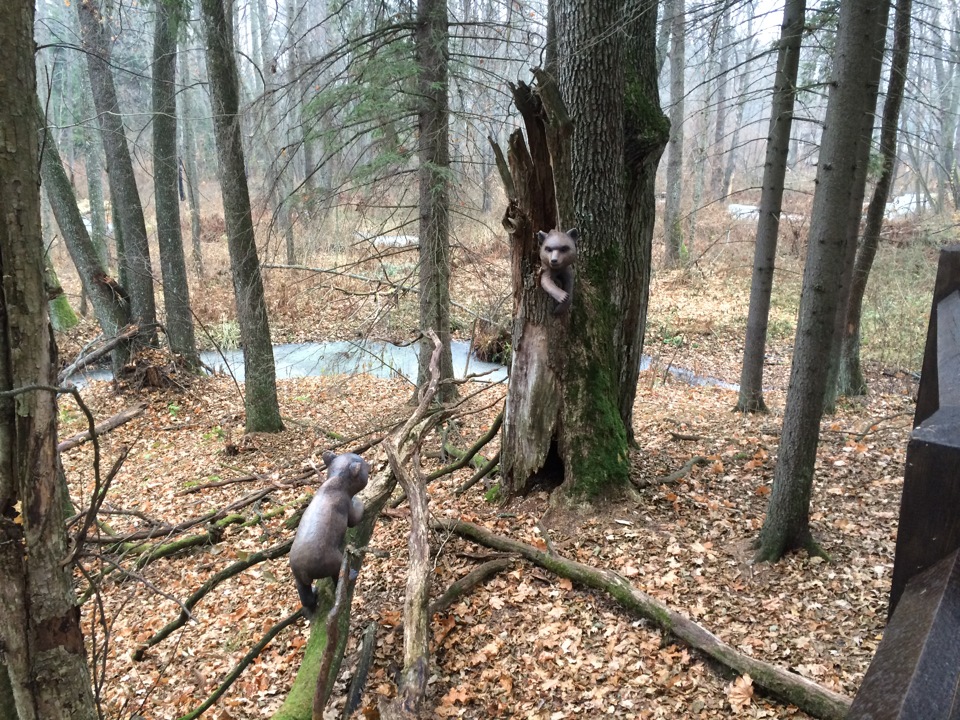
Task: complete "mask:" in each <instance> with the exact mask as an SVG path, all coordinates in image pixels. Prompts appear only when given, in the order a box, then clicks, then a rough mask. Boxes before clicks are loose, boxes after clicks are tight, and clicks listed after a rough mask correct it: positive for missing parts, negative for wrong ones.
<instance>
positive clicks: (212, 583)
mask: <svg viewBox="0 0 960 720" xmlns="http://www.w3.org/2000/svg"><path fill="white" fill-rule="evenodd" d="M292 544H293V540H287V541H286V542H284V543H280V544H279V545H274V546H273V547H270V548H267V549H266V550H261V551H260V552H255V553H253V554H252V555H248V556H247V557H246V558H244V559H243V560H238V561H237V562H235V563H231V564H230V565H228V566H227V567H225V568H224V569H223V570H221V571H220V572H218V573H216V574H215V575H212V576H211V577H209V578H208V579H207V581H206V582H205V583H203V585H201V586H200V587H199V588H197V589H196V590H194V591H193V593H191V594H190V597H188V598H187V599H186V600H184V601H183V604H182V605H181V610H180V615H179V616H178V617H177V618H176V620H172V621H171V622H169V623H167V624H166V625H164V626H163V627H162V628H160V629H159V630H158V631H157V632H155V633H154V634H153V635H152V636H151V637H150V638H148V639H147V640H146V642H144V643H143V644H142V645H141V646H140V647H138V648H137V649H136V650H134V651H133V659H134V660H137V661H140V660H143V658H144V657H145V656H146V652H147V650H148V649H149V648H151V647H153V646H154V645H156V644H158V643H160V642H161V641H163V640H165V639H166V638H168V637H169V636H170V635H171V634H172V633H173V632H174V631H175V630H177V629H179V628H181V627H183V626H184V625H185V624H186V622H187V620H189V619H190V611H191V610H192V609H193V608H194V607H196V605H197V603H199V602H200V601H201V600H202V599H203V598H204V597H205V596H206V595H207V593H209V592H210V591H211V590H213V589H214V588H215V587H217V586H218V585H219V584H220V583H222V582H223V581H225V580H229V579H230V578H232V577H234V576H235V575H239V574H240V573H242V572H243V571H244V570H247V569H248V568H251V567H253V566H254V565H258V564H259V563H262V562H264V561H266V560H273V559H274V558H278V557H282V556H283V555H286V554H287V553H289V552H290V546H291V545H292Z"/></svg>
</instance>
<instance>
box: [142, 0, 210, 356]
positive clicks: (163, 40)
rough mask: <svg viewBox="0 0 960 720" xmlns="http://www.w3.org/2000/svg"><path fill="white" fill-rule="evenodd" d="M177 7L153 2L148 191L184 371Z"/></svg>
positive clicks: (188, 323) (166, 302) (167, 307)
mask: <svg viewBox="0 0 960 720" xmlns="http://www.w3.org/2000/svg"><path fill="white" fill-rule="evenodd" d="M182 12H183V11H182V8H181V7H180V6H179V5H174V4H173V3H170V2H159V3H157V7H156V20H155V23H156V25H155V27H154V42H153V193H154V203H155V205H156V217H157V242H158V244H159V246H160V272H161V274H162V277H163V306H164V311H165V314H166V329H167V339H168V340H169V342H170V350H171V351H172V352H173V353H174V354H175V355H179V356H180V358H181V360H182V361H183V362H184V364H185V365H186V367H187V368H189V369H197V368H199V367H200V356H199V355H198V354H197V342H196V338H195V336H194V332H193V315H192V314H191V309H190V287H189V285H188V283H187V263H186V259H185V258H184V254H183V238H182V237H181V235H180V192H179V180H180V172H179V170H180V168H179V164H178V162H177V96H176V74H177V32H178V28H179V27H180V24H181V17H180V15H181V13H182Z"/></svg>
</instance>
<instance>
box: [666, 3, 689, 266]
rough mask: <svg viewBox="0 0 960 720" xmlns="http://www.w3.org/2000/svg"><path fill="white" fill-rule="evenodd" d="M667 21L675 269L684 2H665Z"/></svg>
mask: <svg viewBox="0 0 960 720" xmlns="http://www.w3.org/2000/svg"><path fill="white" fill-rule="evenodd" d="M664 10H665V17H664V21H665V22H669V23H670V108H669V113H670V142H669V145H668V148H669V149H668V151H667V199H666V203H665V205H664V211H663V242H664V255H663V261H664V265H666V267H668V268H671V267H676V266H677V265H679V264H680V262H681V255H682V254H683V223H682V218H681V214H680V207H681V201H682V198H683V112H684V102H683V85H684V83H683V73H684V69H685V57H684V55H685V53H686V43H685V39H684V35H685V32H686V29H685V28H684V17H685V14H686V13H685V10H684V0H668V1H667V2H665V3H664Z"/></svg>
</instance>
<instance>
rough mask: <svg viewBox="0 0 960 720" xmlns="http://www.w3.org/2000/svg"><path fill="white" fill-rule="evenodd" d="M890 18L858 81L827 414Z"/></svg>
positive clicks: (886, 11) (833, 396)
mask: <svg viewBox="0 0 960 720" xmlns="http://www.w3.org/2000/svg"><path fill="white" fill-rule="evenodd" d="M889 17H890V4H889V3H883V4H882V8H880V20H879V22H881V23H882V24H883V32H882V33H878V34H877V35H875V37H874V48H873V51H872V52H871V53H870V57H869V58H868V59H867V64H866V65H865V67H864V69H863V70H861V74H860V78H859V80H860V82H862V83H865V84H866V85H867V87H868V90H869V92H868V96H867V98H866V100H865V102H866V104H865V105H864V108H863V114H862V116H861V122H860V134H861V135H862V136H863V139H862V141H861V142H860V145H859V148H858V153H859V155H858V157H857V158H856V171H855V172H854V176H853V188H852V189H853V193H852V194H851V198H850V210H849V213H848V217H847V244H846V254H845V255H844V258H843V261H842V262H843V267H842V273H841V275H840V290H839V294H838V297H837V299H838V304H837V314H836V317H835V318H834V321H833V325H834V330H833V336H832V338H831V341H830V361H829V365H828V371H827V389H826V392H825V394H824V399H823V407H824V411H825V412H827V413H833V412H835V411H836V404H837V393H838V391H839V375H840V348H841V345H842V344H843V334H844V327H845V326H846V320H847V306H848V304H849V301H850V286H851V283H852V282H853V273H854V267H853V266H854V262H855V260H856V256H857V241H858V240H859V238H860V220H861V218H862V217H863V200H864V197H866V194H867V170H868V168H869V165H870V151H871V149H872V147H873V126H874V124H875V118H876V115H877V95H878V93H879V91H880V77H881V74H882V71H883V51H884V47H885V45H886V28H887V21H888V19H889Z"/></svg>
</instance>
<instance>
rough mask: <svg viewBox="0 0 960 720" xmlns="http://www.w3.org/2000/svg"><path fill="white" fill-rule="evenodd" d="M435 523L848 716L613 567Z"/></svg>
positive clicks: (778, 689) (805, 705)
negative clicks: (519, 558) (607, 598)
mask: <svg viewBox="0 0 960 720" xmlns="http://www.w3.org/2000/svg"><path fill="white" fill-rule="evenodd" d="M435 526H436V527H439V528H441V529H443V530H444V531H447V532H455V533H457V534H458V535H460V536H462V537H464V538H467V539H469V540H472V541H474V542H477V543H480V544H481V545H485V546H487V547H490V548H494V549H496V550H502V551H505V552H513V553H517V554H519V555H522V556H523V557H525V558H527V559H528V560H530V561H531V562H533V563H535V564H537V565H539V566H540V567H542V568H545V569H547V570H549V571H550V572H553V573H555V574H557V575H560V576H561V577H565V578H568V579H570V580H572V581H574V582H577V583H580V584H581V585H586V586H587V587H591V588H594V589H596V590H601V591H603V592H605V593H608V594H609V595H610V596H612V597H613V598H614V599H615V600H616V601H617V602H619V603H620V604H621V605H622V606H623V607H625V608H627V609H628V610H630V611H631V612H633V613H636V614H637V615H639V616H640V617H642V618H645V619H647V620H649V621H651V622H652V623H654V624H655V625H656V626H657V627H658V628H659V629H660V630H661V631H663V632H665V633H670V634H671V635H674V636H675V637H677V638H678V639H680V640H682V641H684V642H685V643H687V644H688V645H690V646H691V647H693V648H695V649H696V650H699V651H700V652H702V653H704V654H705V655H707V656H708V657H710V658H711V659H713V660H715V661H716V662H718V663H720V664H721V665H723V666H724V667H726V668H728V669H730V670H731V671H733V672H735V673H737V674H739V675H742V674H749V675H750V677H751V678H753V682H754V684H755V685H756V686H757V687H761V688H763V689H764V690H766V691H767V692H769V693H770V694H771V695H773V696H775V697H777V698H780V699H782V700H785V701H787V702H789V703H792V704H793V705H796V706H797V707H798V708H800V709H801V710H803V711H804V712H806V713H808V714H810V715H812V716H813V717H817V718H823V720H843V719H844V718H845V717H846V716H847V711H848V710H849V709H850V703H851V700H850V698H848V697H845V696H843V695H840V694H839V693H835V692H833V691H832V690H828V689H826V688H824V687H822V686H820V685H817V684H816V683H815V682H812V681H811V680H807V679H806V678H804V677H802V676H800V675H797V674H796V673H792V672H790V671H788V670H784V669H783V668H781V667H778V666H776V665H773V664H771V663H768V662H764V661H762V660H757V659H756V658H752V657H749V656H747V655H744V654H743V653H740V652H737V651H736V650H735V649H734V648H733V647H731V646H730V645H727V644H726V643H725V642H723V641H721V640H720V639H719V638H718V637H717V636H716V635H714V634H713V633H711V632H710V631H709V630H707V629H706V628H704V627H702V626H701V625H698V624H697V623H695V622H694V621H693V620H691V619H690V618H687V617H684V616H683V615H681V614H680V613H678V612H677V611H675V610H671V609H670V608H669V607H667V606H666V605H664V604H663V603H661V602H660V601H658V600H656V599H655V598H653V597H651V596H650V595H648V594H646V593H645V592H643V591H641V590H638V589H637V588H635V587H633V586H632V585H631V584H630V583H629V582H628V581H627V580H626V578H624V577H623V576H622V575H620V574H618V573H615V572H613V571H612V570H604V569H601V568H595V567H591V566H589V565H584V564H583V563H579V562H576V561H575V560H567V559H565V558H562V557H560V556H558V555H551V554H549V553H546V552H543V551H542V550H538V549H537V548H535V547H534V546H532V545H528V544H526V543H523V542H519V541H517V540H513V539H510V538H506V537H503V536H501V535H496V534H494V533H492V532H490V531H488V530H485V529H483V528H481V527H479V526H477V525H474V524H473V523H468V522H464V521H437V522H436V523H435Z"/></svg>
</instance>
